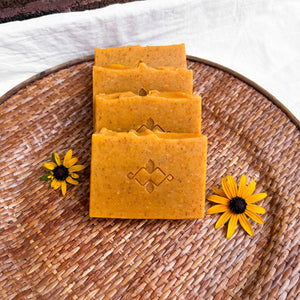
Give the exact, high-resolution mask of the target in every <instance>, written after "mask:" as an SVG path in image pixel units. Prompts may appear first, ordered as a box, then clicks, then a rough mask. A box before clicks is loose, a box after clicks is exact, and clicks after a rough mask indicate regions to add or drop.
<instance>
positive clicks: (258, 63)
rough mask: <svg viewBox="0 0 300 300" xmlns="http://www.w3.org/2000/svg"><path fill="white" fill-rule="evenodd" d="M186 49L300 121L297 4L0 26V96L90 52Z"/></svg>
mask: <svg viewBox="0 0 300 300" xmlns="http://www.w3.org/2000/svg"><path fill="white" fill-rule="evenodd" d="M173 43H185V44H186V52H187V54H189V55H194V56H198V57H201V58H204V59H208V60H211V61H214V62H217V63H219V64H222V65H224V66H226V67H229V68H231V69H233V70H235V71H237V72H239V73H241V74H243V75H244V76H246V77H248V78H249V79H251V80H253V81H254V82H256V83H257V84H259V85H260V86H262V87H263V88H265V89H266V90H267V91H268V92H270V93H271V94H273V95H274V96H275V97H276V98H277V99H278V100H279V101H281V102H282V103H283V104H284V105H285V106H286V107H287V108H288V109H289V110H290V111H291V112H292V113H293V114H294V115H295V116H296V117H297V118H298V119H300V98H299V88H300V1H299V0H285V1H282V0H273V1H272V0H260V1H257V0H222V1H221V0H187V1H185V0H181V1H179V0H171V1H169V0H159V1H157V0H149V1H137V2H131V3H126V4H115V5H111V6H108V7H105V8H101V9H96V10H90V11H84V12H72V13H63V14H54V15H49V16H44V17H40V18H35V19H30V20H26V21H16V22H10V23H4V24H0V95H2V94H4V93H6V92H7V91H8V90H10V89H11V88H13V87H14V86H15V85H17V84H19V83H20V82H22V81H24V80H26V79H27V78H29V77H31V76H33V75H35V74H37V73H39V72H41V71H44V70H46V69H48V68H51V67H54V66H56V65H58V64H61V63H64V62H67V61H69V60H72V59H76V58H79V57H82V56H86V55H91V54H93V53H94V48H95V47H96V46H97V47H100V48H105V47H119V46H124V45H135V44H140V45H165V44H173Z"/></svg>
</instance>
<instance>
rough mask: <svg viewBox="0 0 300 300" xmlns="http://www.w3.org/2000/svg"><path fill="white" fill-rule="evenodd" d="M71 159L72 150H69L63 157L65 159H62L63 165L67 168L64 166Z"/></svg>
mask: <svg viewBox="0 0 300 300" xmlns="http://www.w3.org/2000/svg"><path fill="white" fill-rule="evenodd" d="M71 158H72V150H71V149H70V150H69V151H68V152H67V153H66V155H65V158H64V163H63V165H64V166H65V167H66V168H67V166H66V164H68V161H69V160H70V159H71Z"/></svg>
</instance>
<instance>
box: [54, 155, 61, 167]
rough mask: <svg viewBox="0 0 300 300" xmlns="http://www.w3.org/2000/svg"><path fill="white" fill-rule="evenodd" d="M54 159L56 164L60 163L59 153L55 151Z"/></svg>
mask: <svg viewBox="0 0 300 300" xmlns="http://www.w3.org/2000/svg"><path fill="white" fill-rule="evenodd" d="M54 160H55V163H56V164H57V165H58V166H60V165H61V162H60V158H59V155H58V154H57V153H56V152H55V153H54Z"/></svg>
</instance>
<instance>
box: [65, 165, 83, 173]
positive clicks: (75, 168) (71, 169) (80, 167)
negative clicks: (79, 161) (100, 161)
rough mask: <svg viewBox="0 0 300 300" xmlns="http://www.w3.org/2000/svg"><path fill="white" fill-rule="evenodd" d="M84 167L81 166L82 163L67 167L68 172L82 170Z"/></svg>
mask: <svg viewBox="0 0 300 300" xmlns="http://www.w3.org/2000/svg"><path fill="white" fill-rule="evenodd" d="M84 168H85V166H83V165H75V166H72V167H71V168H70V169H69V172H70V173H73V172H79V171H81V170H83V169H84Z"/></svg>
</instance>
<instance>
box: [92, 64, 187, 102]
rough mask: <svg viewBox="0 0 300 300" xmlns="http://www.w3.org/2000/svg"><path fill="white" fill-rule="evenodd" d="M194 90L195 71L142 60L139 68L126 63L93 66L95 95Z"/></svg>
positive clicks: (185, 91)
mask: <svg viewBox="0 0 300 300" xmlns="http://www.w3.org/2000/svg"><path fill="white" fill-rule="evenodd" d="M141 90H143V91H145V92H147V93H148V92H149V91H150V90H158V91H162V92H178V91H180V92H183V93H190V94H191V93H192V92H193V71H192V70H187V69H175V68H169V67H163V68H157V69H156V68H151V67H149V66H147V65H145V64H143V63H141V64H140V65H139V66H138V67H137V68H129V67H125V66H123V65H113V66H111V67H105V68H104V67H97V66H94V67H93V95H94V98H95V96H96V95H98V94H100V93H101V94H112V93H120V92H128V91H130V92H133V93H136V94H139V93H140V91H141Z"/></svg>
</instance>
